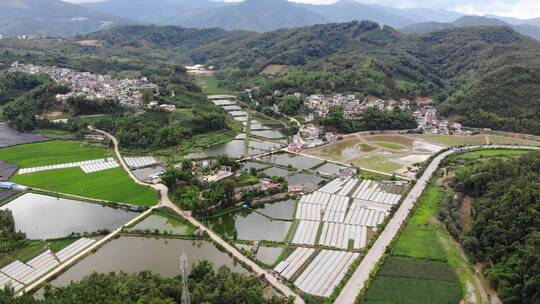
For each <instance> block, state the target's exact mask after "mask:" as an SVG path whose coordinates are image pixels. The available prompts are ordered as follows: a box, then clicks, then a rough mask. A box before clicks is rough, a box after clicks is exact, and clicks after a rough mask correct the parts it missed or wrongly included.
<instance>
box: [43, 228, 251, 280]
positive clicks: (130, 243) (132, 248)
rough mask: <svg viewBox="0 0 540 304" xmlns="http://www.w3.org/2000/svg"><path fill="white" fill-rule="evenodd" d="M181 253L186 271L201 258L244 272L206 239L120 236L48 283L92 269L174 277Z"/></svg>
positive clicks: (178, 267)
mask: <svg viewBox="0 0 540 304" xmlns="http://www.w3.org/2000/svg"><path fill="white" fill-rule="evenodd" d="M182 253H185V254H186V255H187V257H188V272H189V271H191V266H192V265H193V264H195V263H197V262H198V261H201V260H208V261H210V262H211V263H213V264H214V268H215V269H217V268H219V267H220V266H222V265H226V266H228V267H229V268H231V269H232V270H233V271H235V272H241V273H247V272H248V271H247V270H246V269H244V268H243V267H242V266H241V265H240V264H238V263H237V262H235V261H234V260H233V259H231V258H230V257H229V256H228V255H227V254H226V253H223V252H221V251H219V250H218V249H217V248H216V247H215V246H214V245H213V244H212V243H210V242H208V241H190V240H181V239H164V238H160V239H154V238H144V237H128V236H122V237H119V238H118V239H115V240H113V241H111V242H109V243H107V244H106V245H105V246H103V247H102V248H101V249H99V250H98V251H97V252H96V253H94V254H92V255H89V256H88V257H86V258H84V259H83V260H81V261H80V262H79V263H77V264H75V265H74V266H73V267H71V268H70V269H68V270H67V271H66V272H64V273H62V274H61V275H60V276H59V277H57V278H56V279H54V280H52V281H51V284H52V285H54V286H65V285H67V284H69V283H70V282H71V281H79V280H80V279H82V278H83V277H85V276H87V275H89V274H91V273H93V272H98V273H109V272H111V271H115V272H120V271H124V272H128V273H137V272H140V271H143V270H151V271H153V272H155V273H158V274H160V275H162V276H164V277H175V276H177V275H179V274H180V256H181V255H182Z"/></svg>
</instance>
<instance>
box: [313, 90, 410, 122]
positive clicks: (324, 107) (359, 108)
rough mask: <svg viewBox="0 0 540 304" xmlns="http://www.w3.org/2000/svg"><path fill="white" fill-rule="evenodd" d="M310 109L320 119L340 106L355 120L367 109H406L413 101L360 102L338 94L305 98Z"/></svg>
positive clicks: (352, 96) (347, 115)
mask: <svg viewBox="0 0 540 304" xmlns="http://www.w3.org/2000/svg"><path fill="white" fill-rule="evenodd" d="M305 103H306V105H307V106H308V108H309V109H310V110H311V111H313V112H314V113H315V114H316V115H317V116H319V117H326V116H327V115H328V112H329V111H330V108H332V107H334V106H340V107H342V108H343V112H344V114H345V117H346V118H349V119H355V118H358V117H360V116H362V113H363V112H364V110H365V109H367V108H378V109H380V110H392V109H394V108H401V109H406V108H408V107H409V106H410V104H411V101H410V100H408V99H403V100H383V99H364V100H360V99H358V98H357V97H356V95H352V94H350V95H346V96H344V95H343V94H336V95H334V96H324V95H310V96H307V97H306V98H305Z"/></svg>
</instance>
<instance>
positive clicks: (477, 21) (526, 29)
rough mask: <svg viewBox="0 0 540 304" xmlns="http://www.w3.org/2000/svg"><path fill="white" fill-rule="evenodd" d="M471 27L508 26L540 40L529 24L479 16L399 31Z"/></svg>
mask: <svg viewBox="0 0 540 304" xmlns="http://www.w3.org/2000/svg"><path fill="white" fill-rule="evenodd" d="M471 26H508V27H511V28H513V29H514V30H515V31H517V32H518V33H520V34H523V35H525V36H529V37H531V38H534V39H536V40H540V27H539V26H535V25H529V24H520V25H511V24H509V23H507V22H505V21H503V20H500V19H496V18H487V17H481V16H464V17H461V18H459V19H458V20H456V21H454V22H451V23H443V22H424V23H417V24H412V25H408V26H405V27H403V28H401V29H400V31H402V32H404V33H407V34H422V33H430V32H434V31H440V30H443V29H449V28H461V27H471Z"/></svg>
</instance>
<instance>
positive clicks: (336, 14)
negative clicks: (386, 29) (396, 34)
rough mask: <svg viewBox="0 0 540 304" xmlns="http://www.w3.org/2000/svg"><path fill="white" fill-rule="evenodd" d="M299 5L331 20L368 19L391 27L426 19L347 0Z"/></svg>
mask: <svg viewBox="0 0 540 304" xmlns="http://www.w3.org/2000/svg"><path fill="white" fill-rule="evenodd" d="M301 6H302V7H304V8H306V9H308V10H310V11H312V12H314V13H316V14H319V15H322V16H323V17H325V18H326V19H327V20H331V21H332V22H347V21H352V20H370V21H374V22H377V23H379V24H386V25H390V26H392V27H403V26H406V25H410V24H413V23H416V22H419V20H426V19H414V18H409V17H407V16H404V15H402V14H399V13H398V12H395V11H394V10H393V9H390V8H386V7H381V6H375V5H369V4H363V3H359V2H356V1H348V0H341V1H338V2H336V3H335V4H332V5H312V4H304V5H301Z"/></svg>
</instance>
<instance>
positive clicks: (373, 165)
mask: <svg viewBox="0 0 540 304" xmlns="http://www.w3.org/2000/svg"><path fill="white" fill-rule="evenodd" d="M353 163H354V164H355V165H357V166H360V167H364V168H368V169H371V170H376V171H382V172H387V173H392V172H394V171H396V170H398V169H400V168H402V167H403V165H401V164H398V163H394V162H391V161H390V160H389V159H388V158H386V157H380V156H370V157H367V158H362V159H356V160H354V161H353Z"/></svg>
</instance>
